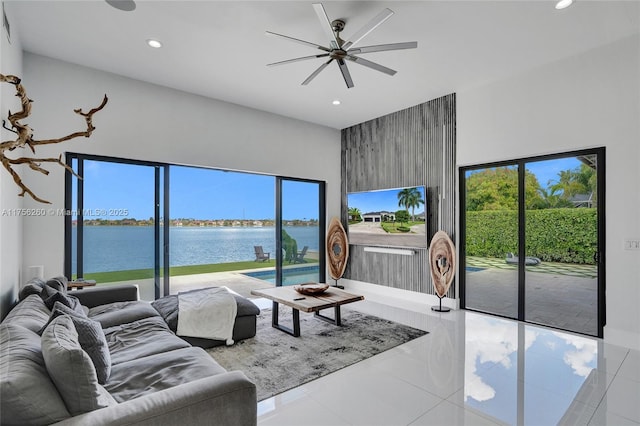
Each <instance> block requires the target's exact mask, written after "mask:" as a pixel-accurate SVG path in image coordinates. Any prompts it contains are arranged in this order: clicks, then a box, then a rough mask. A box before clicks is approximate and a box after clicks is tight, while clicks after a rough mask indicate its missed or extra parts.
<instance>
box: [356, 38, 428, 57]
mask: <svg viewBox="0 0 640 426" xmlns="http://www.w3.org/2000/svg"><path fill="white" fill-rule="evenodd" d="M416 47H418V42H417V41H407V42H405V43H391V44H378V45H376V46H363V47H356V48H355V49H349V51H348V52H347V53H349V54H351V55H353V54H358V53H371V52H382V51H385V50H402V49H415V48H416Z"/></svg>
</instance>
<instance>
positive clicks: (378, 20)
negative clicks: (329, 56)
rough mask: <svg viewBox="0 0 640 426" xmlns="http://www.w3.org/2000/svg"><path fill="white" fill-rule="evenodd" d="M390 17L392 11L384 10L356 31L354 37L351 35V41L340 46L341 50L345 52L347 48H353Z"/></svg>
mask: <svg viewBox="0 0 640 426" xmlns="http://www.w3.org/2000/svg"><path fill="white" fill-rule="evenodd" d="M391 15H393V10H391V9H384V10H383V11H382V12H380V13H379V14H378V15H377V16H376V17H375V18H373V19H372V20H371V21H369V23H368V24H367V25H365V26H364V27H362V28H360V29H359V30H358V32H356V33H355V34H354V35H352V36H351V39H350V40H349V41H347V42H346V43H345V44H344V45H343V46H342V48H343V49H344V50H347V49H348V48H349V47H351V46H353V45H354V44H357V43H358V42H359V41H360V40H362V39H363V38H365V37H366V36H367V34H369V33H370V32H371V31H373V30H375V29H376V28H377V27H378V25H380V24H382V23H383V22H384V21H386V20H387V19H389V18H391Z"/></svg>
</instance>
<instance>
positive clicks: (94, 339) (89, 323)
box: [45, 302, 111, 385]
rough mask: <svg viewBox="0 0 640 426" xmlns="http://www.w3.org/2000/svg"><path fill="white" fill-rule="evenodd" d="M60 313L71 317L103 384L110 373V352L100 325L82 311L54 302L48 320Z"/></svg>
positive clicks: (83, 347) (84, 348) (81, 344)
mask: <svg viewBox="0 0 640 426" xmlns="http://www.w3.org/2000/svg"><path fill="white" fill-rule="evenodd" d="M60 315H68V316H69V317H70V318H71V321H72V322H73V325H74V327H75V328H76V332H77V333H78V342H79V343H80V346H81V347H82V349H83V350H84V351H85V352H86V353H87V355H89V358H91V361H92V362H93V366H94V368H95V370H96V375H97V377H98V383H100V384H101V385H104V384H105V383H106V382H107V380H108V379H109V375H110V374H111V354H110V353H109V345H108V344H107V339H106V337H105V335H104V331H103V330H102V326H101V325H100V323H99V322H98V321H93V320H91V319H89V318H87V317H86V316H84V312H83V313H82V314H80V313H78V312H77V311H74V310H73V309H71V308H69V307H67V306H65V305H63V304H62V303H60V302H56V304H55V305H53V312H51V319H50V321H49V322H51V321H53V320H54V319H56V318H57V317H59V316H60ZM45 328H46V327H45Z"/></svg>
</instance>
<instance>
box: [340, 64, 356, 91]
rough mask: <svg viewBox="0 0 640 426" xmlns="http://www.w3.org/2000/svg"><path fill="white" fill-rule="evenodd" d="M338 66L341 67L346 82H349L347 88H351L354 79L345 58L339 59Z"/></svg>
mask: <svg viewBox="0 0 640 426" xmlns="http://www.w3.org/2000/svg"><path fill="white" fill-rule="evenodd" d="M338 66H339V67H340V72H341V73H342V77H343V78H344V82H345V83H346V84H347V88H349V89H351V88H352V87H353V80H352V79H351V73H350V72H349V68H347V63H346V62H345V61H344V59H338Z"/></svg>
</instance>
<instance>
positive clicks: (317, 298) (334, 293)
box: [251, 286, 364, 337]
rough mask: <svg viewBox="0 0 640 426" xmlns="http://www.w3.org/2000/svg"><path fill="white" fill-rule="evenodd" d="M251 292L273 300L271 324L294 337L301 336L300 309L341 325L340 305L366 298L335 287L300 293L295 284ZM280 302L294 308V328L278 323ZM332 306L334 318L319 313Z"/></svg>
mask: <svg viewBox="0 0 640 426" xmlns="http://www.w3.org/2000/svg"><path fill="white" fill-rule="evenodd" d="M251 294H253V295H255V296H261V297H265V298H267V299H269V300H272V301H273V311H272V312H271V325H272V326H273V327H274V328H277V329H278V330H281V331H284V332H285V333H287V334H290V335H292V336H294V337H299V336H300V311H302V312H313V313H314V315H315V317H316V318H318V319H321V320H323V321H327V322H330V323H332V324H335V325H337V326H340V325H342V322H341V319H340V306H341V305H344V304H346V303H352V302H357V301H358V300H364V296H360V295H357V294H351V293H348V292H346V291H344V290H340V289H339V288H335V287H329V288H328V289H327V290H326V291H325V292H324V293H321V294H318V295H314V296H310V295H306V294H300V293H298V292H297V291H295V290H294V289H293V286H282V287H273V288H266V289H261V290H251ZM279 303H282V304H283V305H287V306H289V307H291V308H293V329H291V328H289V327H285V326H283V325H281V324H279V323H278V304H279ZM330 308H333V309H334V317H333V318H330V317H326V316H324V315H321V314H320V313H319V311H321V310H323V309H330Z"/></svg>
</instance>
